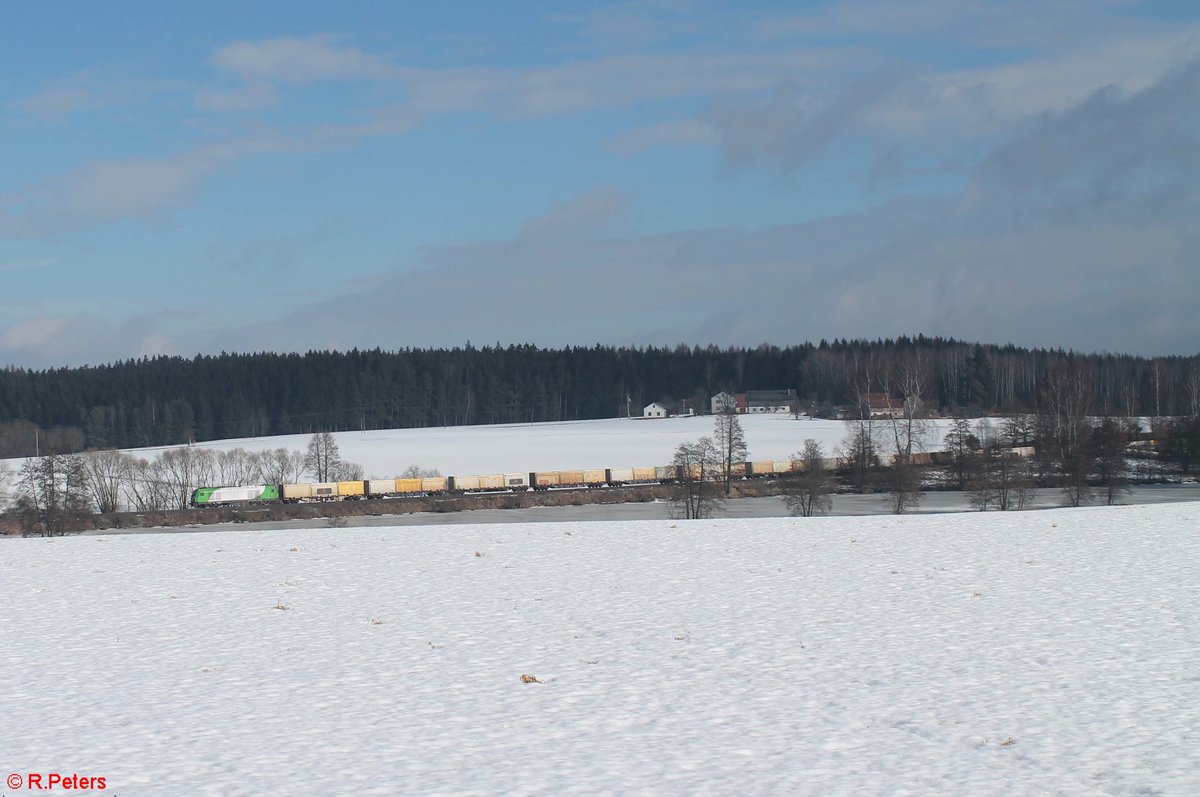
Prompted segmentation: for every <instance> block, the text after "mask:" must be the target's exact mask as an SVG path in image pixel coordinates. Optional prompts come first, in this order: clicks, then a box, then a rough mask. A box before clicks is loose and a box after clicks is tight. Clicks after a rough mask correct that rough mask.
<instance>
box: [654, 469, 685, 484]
mask: <svg viewBox="0 0 1200 797" xmlns="http://www.w3.org/2000/svg"><path fill="white" fill-rule="evenodd" d="M654 476H655V478H657V479H658V480H659V481H660V482H673V481H675V480H676V479H678V478H679V470H678V469H677V468H676V467H675V466H674V465H659V466H658V467H656V468H655V469H654Z"/></svg>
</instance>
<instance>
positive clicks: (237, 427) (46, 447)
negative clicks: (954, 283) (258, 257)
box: [0, 336, 1200, 458]
mask: <svg viewBox="0 0 1200 797" xmlns="http://www.w3.org/2000/svg"><path fill="white" fill-rule="evenodd" d="M912 357H917V358H919V359H920V360H921V361H922V362H923V363H924V364H925V372H924V374H923V376H924V378H925V380H926V383H925V384H924V385H923V394H922V400H923V401H924V402H925V404H926V405H927V406H928V407H929V408H931V409H935V410H937V411H939V412H941V413H943V414H962V415H970V416H979V415H983V414H988V413H1022V412H1036V411H1037V410H1038V407H1039V405H1040V402H1041V401H1042V399H1043V396H1044V388H1045V387H1046V385H1047V384H1048V379H1049V377H1050V374H1051V373H1052V372H1053V371H1054V369H1056V368H1059V367H1060V366H1064V365H1067V366H1071V367H1078V368H1079V369H1080V370H1081V373H1082V378H1083V379H1084V380H1085V382H1086V384H1087V387H1088V391H1089V395H1090V397H1091V399H1092V407H1093V412H1094V413H1095V414H1098V415H1123V416H1138V415H1142V416H1153V417H1168V416H1181V415H1195V414H1196V403H1197V396H1198V395H1200V358H1198V357H1159V358H1144V357H1134V356H1130V355H1116V354H1079V353H1075V352H1067V351H1062V350H1050V349H1023V348H1017V347H1014V346H1011V345H1009V346H997V345H985V344H974V343H964V342H961V341H956V340H952V339H945V338H928V337H924V336H918V337H915V338H908V337H901V338H897V339H895V340H874V341H868V340H834V341H821V342H819V343H818V344H811V343H805V344H801V345H795V346H784V347H779V346H768V345H762V346H757V347H753V348H744V347H741V348H739V347H727V348H722V347H717V346H705V347H701V346H684V345H680V346H676V347H653V346H649V347H633V348H630V347H612V346H592V347H566V348H561V349H547V348H539V347H536V346H532V345H513V346H500V345H495V346H483V347H475V346H472V345H470V344H468V345H466V346H463V347H455V348H450V349H402V350H397V351H383V350H381V349H373V350H369V351H360V350H353V351H349V352H332V351H314V352H308V353H306V354H272V353H256V354H220V355H211V356H210V355H202V356H197V357H194V358H191V359H186V358H181V357H153V358H142V359H138V360H126V361H123V362H117V363H111V364H107V365H99V366H87V367H83V368H60V369H49V370H30V369H23V368H15V367H9V368H7V369H4V370H0V458H4V457H19V456H33V455H36V454H42V453H46V452H60V453H61V452H71V451H84V450H89V449H104V448H134V447H147V446H159V445H176V444H180V443H189V442H196V441H206V440H217V439H227V438H238V437H254V436H268V435H280V434H298V433H304V434H307V433H313V432H318V431H344V430H358V429H384V428H386V429H391V428H407V427H420V426H454V425H464V424H491V423H526V422H538V421H562V420H584V419H593V418H611V417H618V416H623V415H627V414H630V415H638V414H640V413H641V409H642V407H643V406H645V405H647V404H650V403H651V402H654V401H659V402H662V403H664V404H666V405H667V406H669V407H675V408H678V407H680V404H681V402H688V403H690V405H691V406H692V407H694V408H695V409H697V410H702V409H705V408H707V407H708V401H709V398H710V397H711V396H713V395H716V394H717V393H720V392H729V393H740V392H744V391H746V390H756V389H783V388H792V389H794V390H795V391H796V393H797V397H798V403H799V405H800V406H799V407H798V409H803V410H804V411H807V412H812V413H815V414H828V413H830V412H831V410H832V408H833V407H835V406H841V405H850V404H853V403H855V402H856V401H857V400H858V397H859V396H860V395H861V393H862V392H863V391H862V388H863V387H864V385H866V386H870V387H873V388H874V389H876V390H878V389H886V388H887V387H888V386H886V385H883V384H882V382H880V381H879V379H880V375H881V374H884V373H887V372H894V371H896V370H897V368H896V367H895V366H896V364H898V363H900V362H903V361H905V360H906V359H909V358H912ZM892 387H893V388H894V387H895V385H892Z"/></svg>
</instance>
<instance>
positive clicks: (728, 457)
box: [713, 399, 747, 495]
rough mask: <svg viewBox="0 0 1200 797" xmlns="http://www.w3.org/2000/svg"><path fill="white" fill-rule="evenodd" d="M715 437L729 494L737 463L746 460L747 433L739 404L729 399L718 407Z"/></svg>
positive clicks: (727, 493) (726, 489)
mask: <svg viewBox="0 0 1200 797" xmlns="http://www.w3.org/2000/svg"><path fill="white" fill-rule="evenodd" d="M713 438H714V441H715V443H716V446H717V453H718V454H719V456H720V459H721V479H722V481H724V483H725V495H729V488H730V482H732V480H733V466H734V464H735V463H739V462H745V461H746V453H747V448H746V434H745V432H744V431H743V430H742V422H741V421H739V420H738V416H737V405H736V404H734V403H733V402H732V401H729V400H728V399H726V400H724V401H722V402H721V404H720V405H719V406H718V407H717V414H716V423H715V425H714V428H713Z"/></svg>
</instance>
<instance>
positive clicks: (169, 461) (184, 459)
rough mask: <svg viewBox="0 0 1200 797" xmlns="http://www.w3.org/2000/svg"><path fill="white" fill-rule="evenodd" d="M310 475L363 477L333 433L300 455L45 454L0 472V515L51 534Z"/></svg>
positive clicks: (203, 451) (189, 450) (187, 450)
mask: <svg viewBox="0 0 1200 797" xmlns="http://www.w3.org/2000/svg"><path fill="white" fill-rule="evenodd" d="M305 474H311V475H312V476H313V477H315V478H316V479H317V481H339V480H356V479H361V478H363V469H362V467H361V466H359V465H357V464H355V463H352V462H348V461H345V460H343V459H342V458H341V455H340V452H339V451H338V447H337V442H336V441H335V440H334V438H333V435H331V434H329V433H322V434H317V435H314V437H313V439H312V440H311V441H310V443H309V446H308V450H307V451H306V452H305V453H301V452H299V451H295V450H291V449H287V448H275V449H270V450H265V451H246V450H244V449H241V448H233V449H227V450H222V451H214V450H212V449H207V448H195V447H190V446H189V447H182V448H171V449H167V450H165V451H162V452H159V454H158V455H157V456H155V457H153V458H151V459H142V458H140V457H137V456H135V455H133V454H129V453H126V452H123V451H112V450H109V451H91V452H88V453H85V454H60V453H54V454H47V455H46V456H42V457H33V458H30V459H27V460H25V462H24V464H23V465H22V466H21V468H20V470H19V471H18V472H17V473H16V474H15V476H16V478H15V484H14V486H13V488H12V489H11V490H8V491H7V492H8V493H11V494H6V488H5V487H4V485H7V484H10V483H13V482H14V480H13V479H12V475H13V474H9V473H6V472H0V511H3V510H4V509H5V508H6V507H7V506H8V505H10V504H11V506H12V509H13V511H15V512H16V514H17V515H18V517H19V518H20V521H21V527H22V528H23V529H24V530H25V531H26V533H32V534H41V535H45V536H55V535H58V534H62V533H63V532H64V531H65V530H67V529H69V528H71V527H72V523H73V521H77V520H78V518H80V517H82V516H84V515H88V514H91V513H92V512H101V513H110V512H120V511H134V512H153V511H160V510H169V509H186V508H187V507H188V504H189V501H190V499H191V494H192V491H193V490H194V489H195V488H196V487H200V486H206V485H230V486H232V485H247V484H285V483H291V482H298V481H301V480H303V478H304V476H305Z"/></svg>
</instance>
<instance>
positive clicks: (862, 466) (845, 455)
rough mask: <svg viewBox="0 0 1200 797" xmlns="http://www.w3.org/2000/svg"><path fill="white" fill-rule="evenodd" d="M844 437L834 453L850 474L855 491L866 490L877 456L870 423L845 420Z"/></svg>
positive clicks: (870, 480)
mask: <svg viewBox="0 0 1200 797" xmlns="http://www.w3.org/2000/svg"><path fill="white" fill-rule="evenodd" d="M846 424H847V425H846V437H845V438H843V440H842V443H841V445H840V446H838V449H837V451H836V454H837V456H838V458H839V459H840V460H841V461H842V467H843V468H845V469H846V470H847V471H848V472H849V474H850V484H851V486H852V487H853V488H854V491H855V492H858V493H865V492H867V491H868V490H869V489H870V488H871V485H872V482H873V481H874V478H873V477H874V474H875V470H876V467H877V466H878V464H879V456H878V454H877V451H876V444H875V438H874V435H873V434H872V430H871V424H870V423H869V422H868V421H866V420H863V419H859V420H854V421H847V422H846Z"/></svg>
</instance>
